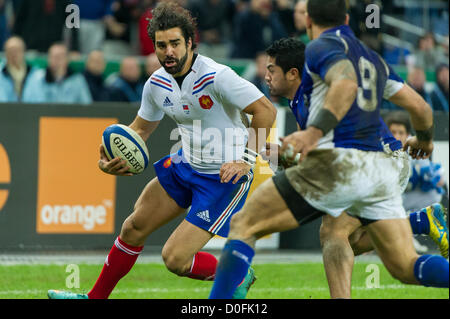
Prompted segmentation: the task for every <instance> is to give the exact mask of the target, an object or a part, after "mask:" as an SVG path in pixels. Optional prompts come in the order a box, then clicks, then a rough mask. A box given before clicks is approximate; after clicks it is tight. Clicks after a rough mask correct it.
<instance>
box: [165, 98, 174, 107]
mask: <svg viewBox="0 0 450 319" xmlns="http://www.w3.org/2000/svg"><path fill="white" fill-rule="evenodd" d="M163 106H164V107H168V106H173V103H172V102H171V101H170V99H169V97H168V96H166V99H165V100H164V102H163Z"/></svg>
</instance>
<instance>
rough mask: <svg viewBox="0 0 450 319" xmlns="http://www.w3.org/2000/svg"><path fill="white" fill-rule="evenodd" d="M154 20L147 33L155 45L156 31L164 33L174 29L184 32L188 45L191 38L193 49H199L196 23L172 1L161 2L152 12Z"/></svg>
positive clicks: (151, 20)
mask: <svg viewBox="0 0 450 319" xmlns="http://www.w3.org/2000/svg"><path fill="white" fill-rule="evenodd" d="M152 15H153V18H152V19H150V20H149V23H148V26H147V33H148V35H149V37H150V38H151V39H152V41H153V44H155V33H156V31H164V30H168V29H172V28H180V29H181V31H182V32H183V37H184V40H185V41H186V44H187V42H188V40H189V38H190V39H191V40H192V49H195V48H196V47H197V44H196V43H195V34H196V27H197V25H196V22H195V19H194V18H193V17H192V15H191V13H190V12H189V11H188V10H186V9H184V8H183V7H181V6H180V5H179V4H178V3H176V2H172V1H161V2H159V3H158V5H157V6H156V7H155V8H154V9H153V10H152Z"/></svg>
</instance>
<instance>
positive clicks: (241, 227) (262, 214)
mask: <svg viewBox="0 0 450 319" xmlns="http://www.w3.org/2000/svg"><path fill="white" fill-rule="evenodd" d="M298 226H299V224H298V222H297V220H296V219H295V217H294V215H293V214H292V213H291V212H290V210H289V209H288V207H287V205H286V203H285V201H284V199H283V198H282V197H281V195H280V193H279V192H278V190H277V189H276V187H275V184H274V182H273V180H272V179H268V180H266V181H265V182H264V183H262V184H261V185H260V186H259V187H258V188H256V189H255V191H254V192H253V194H252V196H251V197H250V198H249V199H247V201H246V202H245V204H244V206H243V208H242V210H241V211H239V212H238V213H236V214H235V215H234V216H233V217H232V218H231V224H230V233H229V236H228V237H229V238H232V239H244V238H250V237H256V238H260V237H262V236H264V235H267V234H271V233H273V232H280V231H285V230H289V229H293V228H296V227H298Z"/></svg>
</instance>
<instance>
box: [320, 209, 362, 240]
mask: <svg viewBox="0 0 450 319" xmlns="http://www.w3.org/2000/svg"><path fill="white" fill-rule="evenodd" d="M360 227H361V222H360V221H359V220H358V219H357V218H355V217H352V216H349V215H348V214H347V213H345V212H343V213H342V214H340V215H339V216H338V217H333V216H331V215H324V216H323V217H322V224H321V225H320V240H321V242H324V241H325V240H329V239H331V238H333V237H336V236H337V237H342V238H349V237H350V235H351V234H352V233H353V232H354V231H355V230H357V229H358V228H360Z"/></svg>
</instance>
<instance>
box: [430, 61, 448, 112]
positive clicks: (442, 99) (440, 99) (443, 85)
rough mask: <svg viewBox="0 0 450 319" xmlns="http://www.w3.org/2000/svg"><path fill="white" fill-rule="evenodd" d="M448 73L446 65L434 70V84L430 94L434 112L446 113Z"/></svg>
mask: <svg viewBox="0 0 450 319" xmlns="http://www.w3.org/2000/svg"><path fill="white" fill-rule="evenodd" d="M448 77H449V71H448V64H442V65H440V66H438V67H437V69H436V83H435V85H434V89H433V91H432V92H431V103H432V105H433V109H434V110H435V111H445V112H448V111H449V108H448V91H449V78H448Z"/></svg>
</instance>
